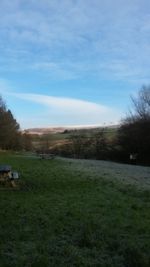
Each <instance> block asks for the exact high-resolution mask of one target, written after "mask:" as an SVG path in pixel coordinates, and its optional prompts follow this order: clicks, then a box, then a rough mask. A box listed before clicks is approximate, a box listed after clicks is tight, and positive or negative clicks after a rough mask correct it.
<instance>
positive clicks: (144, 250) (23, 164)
mask: <svg viewBox="0 0 150 267" xmlns="http://www.w3.org/2000/svg"><path fill="white" fill-rule="evenodd" d="M2 163H5V164H9V165H11V166H12V168H13V169H14V170H17V171H19V173H20V177H21V181H20V189H19V190H12V189H4V188H2V187H1V188H0V267H11V266H12V267H47V266H49V267H53V266H56V267H60V266H61V267H72V266H76V267H80V266H85V267H91V266H93V267H96V266H97V267H98V266H99V267H149V266H150V255H149V251H150V186H149V184H150V168H144V167H139V166H128V165H120V164H115V163H110V162H98V161H97V162H96V161H85V160H82V161H79V160H67V159H61V158H60V159H59V158H57V159H55V160H39V159H37V158H36V157H25V156H23V155H22V156H21V155H20V156H19V155H15V154H14V155H8V154H5V153H1V154H0V164H2Z"/></svg>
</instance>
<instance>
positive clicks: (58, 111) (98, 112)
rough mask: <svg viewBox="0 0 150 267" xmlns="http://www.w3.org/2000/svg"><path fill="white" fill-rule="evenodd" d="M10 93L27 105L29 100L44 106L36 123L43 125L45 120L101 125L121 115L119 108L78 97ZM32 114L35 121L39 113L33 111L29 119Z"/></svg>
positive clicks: (62, 123) (115, 119) (58, 122)
mask: <svg viewBox="0 0 150 267" xmlns="http://www.w3.org/2000/svg"><path fill="white" fill-rule="evenodd" d="M10 95H11V96H13V97H16V98H19V99H22V100H26V101H28V105H29V102H31V103H37V104H39V105H43V106H45V107H46V109H44V111H43V114H42V116H43V117H42V119H41V120H40V119H39V121H38V125H43V123H45V122H46V123H47V125H50V124H53V125H54V124H57V125H83V124H84V125H87V124H90V125H91V124H99V125H101V124H104V123H107V124H110V123H111V122H114V123H116V122H117V121H119V120H120V116H121V113H120V111H119V110H116V109H112V108H110V107H107V106H104V105H100V104H97V103H93V102H89V101H84V100H80V99H73V98H66V97H54V96H47V95H39V94H20V93H12V94H10ZM32 116H33V117H34V119H35V120H36V121H37V120H38V116H39V113H38V114H36V113H34V111H33V113H32V114H31V116H30V119H29V120H31V118H32ZM50 118H51V119H50Z"/></svg>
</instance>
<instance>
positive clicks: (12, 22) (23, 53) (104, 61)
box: [0, 0, 150, 129]
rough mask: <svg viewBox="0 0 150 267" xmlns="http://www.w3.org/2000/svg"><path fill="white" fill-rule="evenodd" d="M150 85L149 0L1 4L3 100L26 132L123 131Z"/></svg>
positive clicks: (4, 1)
mask: <svg viewBox="0 0 150 267" xmlns="http://www.w3.org/2000/svg"><path fill="white" fill-rule="evenodd" d="M149 84H150V1H149V0H142V1H141V0H132V1H131V0H126V1H125V0H105V1H104V0H39V1H37V0H13V1H10V0H0V95H1V96H2V98H3V99H4V100H5V102H6V104H7V107H8V108H9V109H10V110H11V111H12V113H13V115H14V117H15V118H16V120H17V121H18V122H19V124H20V127H21V129H26V128H34V127H51V126H53V127H54V126H77V125H100V126H101V125H110V124H116V123H119V122H120V120H121V119H122V118H123V117H124V116H126V114H127V112H128V110H129V108H130V103H131V95H136V94H137V92H138V91H139V89H140V88H141V87H142V86H143V85H149Z"/></svg>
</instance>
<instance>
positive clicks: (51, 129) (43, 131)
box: [25, 125, 118, 135]
mask: <svg viewBox="0 0 150 267" xmlns="http://www.w3.org/2000/svg"><path fill="white" fill-rule="evenodd" d="M99 128H110V129H116V128H118V125H105V126H92V125H91V126H90V125H87V126H66V127H65V126H64V127H48V128H29V129H26V130H25V132H27V133H29V134H38V135H43V134H50V133H53V134H54V133H63V132H64V131H66V130H68V131H70V130H88V129H89V130H90V129H99Z"/></svg>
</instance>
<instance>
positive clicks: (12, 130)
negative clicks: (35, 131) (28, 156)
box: [0, 96, 32, 150]
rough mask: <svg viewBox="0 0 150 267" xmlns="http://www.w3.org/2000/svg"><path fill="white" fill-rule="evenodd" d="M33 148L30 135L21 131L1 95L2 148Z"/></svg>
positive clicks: (0, 139) (0, 134)
mask: <svg viewBox="0 0 150 267" xmlns="http://www.w3.org/2000/svg"><path fill="white" fill-rule="evenodd" d="M31 148H32V142H31V138H30V136H29V135H28V134H27V133H22V132H21V130H20V125H19V123H18V122H17V121H16V119H15V118H14V116H13V114H12V112H11V110H10V109H8V108H7V106H6V104H5V102H4V100H3V98H2V97H1V96H0V149H3V150H23V149H24V150H30V149H31Z"/></svg>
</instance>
